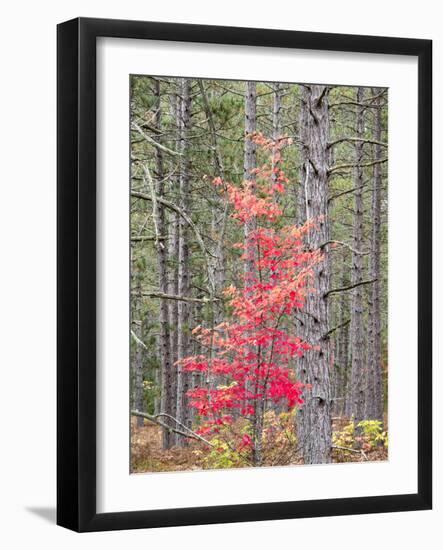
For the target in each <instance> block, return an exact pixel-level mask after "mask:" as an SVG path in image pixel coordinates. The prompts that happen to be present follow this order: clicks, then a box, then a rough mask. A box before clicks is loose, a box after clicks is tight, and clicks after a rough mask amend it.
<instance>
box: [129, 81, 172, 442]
mask: <svg viewBox="0 0 443 550" xmlns="http://www.w3.org/2000/svg"><path fill="white" fill-rule="evenodd" d="M154 98H155V116H154V124H155V128H156V130H157V131H158V132H160V131H161V89H160V81H159V80H157V79H156V80H155V81H154ZM158 139H159V140H160V137H159V138H158ZM154 178H155V195H156V196H157V197H160V198H161V197H163V195H164V168H163V151H162V150H161V149H160V147H156V148H155V172H154ZM152 207H153V218H154V220H155V226H156V228H157V232H158V235H157V238H156V240H155V248H156V252H157V274H158V289H159V291H160V292H163V293H166V292H167V291H168V273H167V267H166V260H167V250H166V247H165V244H164V243H163V241H161V240H159V239H158V237H159V236H164V234H165V231H166V223H165V211H164V207H163V205H162V204H161V203H160V202H158V201H155V202H153V204H152ZM148 265H149V263H148ZM159 309H160V311H159V322H160V343H159V344H160V345H159V348H160V351H161V353H160V363H161V380H162V391H161V395H162V402H161V404H160V407H161V412H165V413H168V414H171V413H172V411H171V408H172V401H173V394H172V362H171V342H170V334H169V305H168V301H167V300H160V305H159ZM139 410H141V409H139ZM137 420H138V418H137ZM162 443H163V448H164V449H168V448H169V447H170V446H171V443H172V441H171V433H170V432H169V431H168V430H163V433H162Z"/></svg>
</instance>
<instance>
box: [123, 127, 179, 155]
mask: <svg viewBox="0 0 443 550" xmlns="http://www.w3.org/2000/svg"><path fill="white" fill-rule="evenodd" d="M131 128H132V129H133V130H136V131H137V132H138V133H139V134H140V135H141V136H142V137H143V138H144V139H145V140H146V141H147V142H148V143H150V144H151V145H154V147H157V149H161V150H162V151H164V152H165V153H169V154H170V155H176V156H181V153H179V152H178V151H174V150H173V149H169V147H166V146H165V145H162V144H161V143H158V142H157V141H155V139H152V137H151V136H150V135H148V134H146V133H145V132H143V130H142V129H141V128H140V126H139V125H138V124H137V123H136V122H133V123H132V124H131Z"/></svg>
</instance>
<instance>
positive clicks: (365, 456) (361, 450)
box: [331, 445, 369, 460]
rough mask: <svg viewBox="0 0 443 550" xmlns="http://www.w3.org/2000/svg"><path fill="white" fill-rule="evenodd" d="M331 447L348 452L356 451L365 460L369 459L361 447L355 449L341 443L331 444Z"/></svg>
mask: <svg viewBox="0 0 443 550" xmlns="http://www.w3.org/2000/svg"><path fill="white" fill-rule="evenodd" d="M331 448H332V449H338V450H340V451H349V452H350V453H357V454H359V455H362V457H363V458H364V459H365V460H369V459H368V457H367V455H366V453H365V452H364V451H363V449H360V450H357V449H351V448H350V447H342V446H341V445H332V447H331Z"/></svg>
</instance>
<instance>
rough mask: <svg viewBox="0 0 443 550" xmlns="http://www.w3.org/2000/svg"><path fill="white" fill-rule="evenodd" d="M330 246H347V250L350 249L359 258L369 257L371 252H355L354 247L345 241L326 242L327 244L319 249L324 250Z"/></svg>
mask: <svg viewBox="0 0 443 550" xmlns="http://www.w3.org/2000/svg"><path fill="white" fill-rule="evenodd" d="M329 244H339V245H340V246H345V247H346V248H349V250H350V251H351V252H353V253H354V254H357V255H358V256H367V255H368V254H369V252H360V251H359V250H355V248H352V246H351V245H350V244H348V243H345V242H343V241H335V240H331V241H326V242H325V243H323V244H321V245H320V246H319V248H320V249H322V248H324V247H325V246H328V245H329Z"/></svg>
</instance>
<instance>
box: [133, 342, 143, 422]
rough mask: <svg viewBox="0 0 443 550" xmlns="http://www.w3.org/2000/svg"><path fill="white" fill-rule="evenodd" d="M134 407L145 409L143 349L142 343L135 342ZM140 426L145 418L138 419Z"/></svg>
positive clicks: (140, 409) (139, 409)
mask: <svg viewBox="0 0 443 550" xmlns="http://www.w3.org/2000/svg"><path fill="white" fill-rule="evenodd" d="M134 408H135V409H136V410H138V411H143V408H144V399H143V349H142V347H141V345H140V344H138V343H136V344H135V380H134ZM136 425H137V427H138V428H140V427H141V426H143V418H140V419H138V418H137V419H136Z"/></svg>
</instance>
